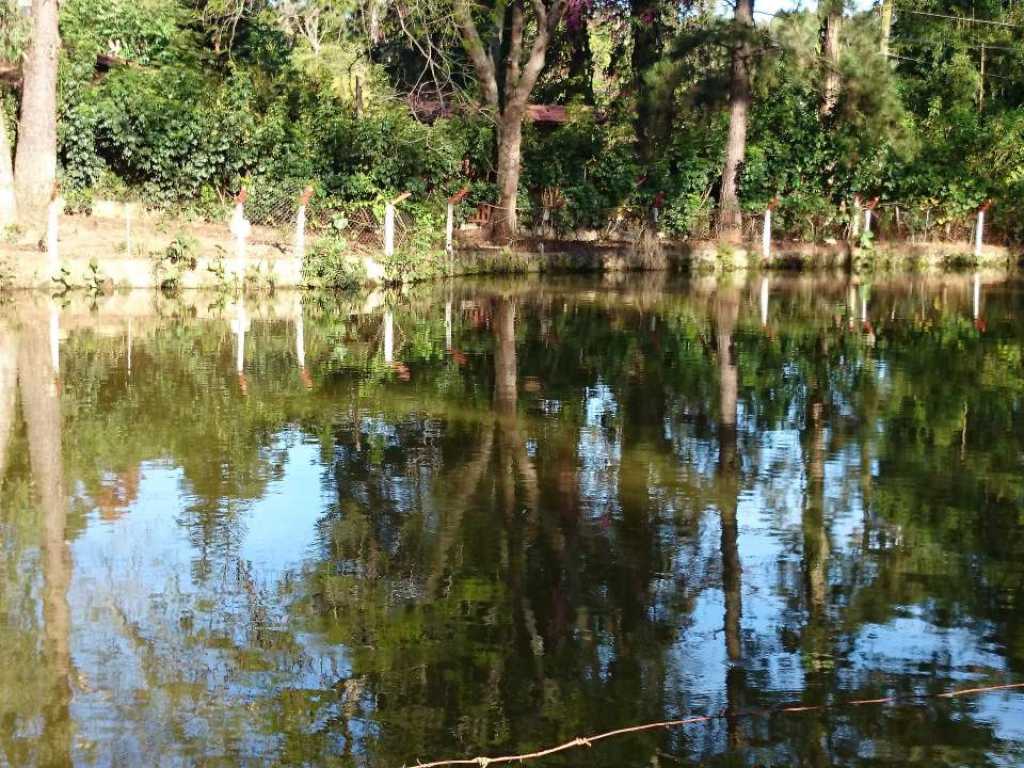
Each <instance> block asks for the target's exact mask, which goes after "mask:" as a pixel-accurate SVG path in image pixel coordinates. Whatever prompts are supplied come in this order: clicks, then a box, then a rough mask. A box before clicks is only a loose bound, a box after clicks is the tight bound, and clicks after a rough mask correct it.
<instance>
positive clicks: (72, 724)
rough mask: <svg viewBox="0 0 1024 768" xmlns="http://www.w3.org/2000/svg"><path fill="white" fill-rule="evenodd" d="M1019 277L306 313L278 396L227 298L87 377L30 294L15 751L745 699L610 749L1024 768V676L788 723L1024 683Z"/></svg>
mask: <svg viewBox="0 0 1024 768" xmlns="http://www.w3.org/2000/svg"><path fill="white" fill-rule="evenodd" d="M765 285H767V284H765ZM984 290H985V291H986V295H985V300H984V302H983V306H984V307H985V313H986V317H985V322H984V323H983V324H980V323H975V322H974V317H973V314H972V312H973V311H974V310H975V305H980V304H981V303H980V302H978V301H975V300H974V296H973V293H974V286H973V284H972V283H971V281H970V280H969V279H959V278H949V279H946V280H944V281H942V282H939V283H936V284H929V283H928V282H924V281H919V282H916V283H913V284H910V283H908V282H906V281H900V280H894V281H892V282H891V283H882V282H876V283H875V284H874V285H872V286H871V291H870V297H871V301H870V304H869V305H868V306H867V307H864V306H862V303H861V302H853V305H852V307H851V306H849V302H848V296H849V295H850V294H851V287H850V286H849V285H848V284H847V283H846V282H845V281H829V280H812V279H807V278H799V279H792V280H791V279H783V278H777V279H773V280H772V283H771V286H770V292H767V291H762V290H761V283H754V284H752V285H745V284H743V283H742V281H738V282H722V283H719V284H704V283H700V282H693V283H679V284H676V283H674V282H672V281H668V280H666V279H665V278H664V277H663V276H647V277H642V278H630V279H626V280H623V281H622V282H621V284H618V285H611V284H609V283H607V282H600V281H595V282H584V283H580V282H564V283H563V282H559V281H557V280H548V281H546V282H544V283H541V284H529V283H526V282H512V283H507V284H490V285H484V286H481V287H476V286H474V285H473V284H468V283H467V284H462V285H457V286H454V287H449V288H446V289H445V290H444V291H443V296H442V298H441V299H440V300H437V299H436V297H435V296H433V295H432V294H430V293H429V292H428V293H426V294H424V295H423V296H413V297H412V298H411V299H408V300H404V301H399V300H395V299H394V298H393V297H391V298H388V299H387V300H386V301H385V302H384V303H381V302H380V301H377V300H375V299H373V298H372V297H371V299H370V300H364V299H358V300H353V301H351V302H349V303H346V302H345V301H344V300H338V299H334V298H326V297H320V298H312V299H308V300H307V301H306V302H305V306H304V307H303V306H302V304H297V303H296V300H295V297H291V296H289V297H284V298H281V299H274V300H271V301H269V302H259V301H253V302H251V303H247V305H246V327H245V347H244V350H245V379H244V386H243V383H241V382H240V380H239V378H238V376H237V370H236V369H237V360H238V351H239V346H238V344H237V341H238V340H237V338H236V336H237V331H238V328H237V327H236V326H237V323H236V326H233V325H232V320H236V319H237V318H235V317H234V316H233V315H232V312H231V310H230V309H221V308H219V307H218V306H217V304H216V302H212V301H209V300H207V299H194V298H182V299H181V300H180V303H177V304H174V303H172V304H169V305H168V304H161V305H160V309H159V312H158V313H154V312H153V311H152V306H153V302H154V299H153V297H146V298H145V299H143V300H140V299H139V297H112V299H111V300H110V302H111V304H109V305H108V306H107V307H101V308H100V310H99V312H98V313H96V314H89V313H88V312H84V311H80V310H79V309H78V308H76V306H75V305H74V303H73V302H72V304H71V306H69V307H67V308H66V309H64V310H63V311H62V313H61V315H60V318H59V319H60V324H61V328H62V329H63V331H64V340H63V341H62V342H61V344H62V347H61V350H60V360H61V369H62V370H61V380H60V382H59V386H58V382H57V380H56V371H55V370H54V369H53V364H52V361H51V359H50V344H49V340H50V339H49V336H48V329H49V326H48V322H49V319H48V315H47V313H46V312H45V311H42V312H41V311H39V310H38V308H37V307H35V306H34V305H29V306H26V305H23V303H21V302H18V303H15V304H14V305H13V306H8V307H6V308H4V309H2V310H0V315H2V319H3V322H2V324H0V468H2V469H3V471H0V478H2V480H3V485H2V494H3V498H2V501H3V504H2V506H0V532H2V542H3V545H2V547H0V558H2V560H0V565H2V570H0V597H2V599H0V615H2V617H3V622H2V624H0V652H3V653H4V655H5V657H6V658H9V659H12V660H15V663H14V664H10V665H7V669H5V670H4V671H3V672H0V688H2V691H0V694H2V696H0V701H2V703H0V726H2V727H0V749H2V750H3V752H2V754H3V758H0V762H6V763H9V764H12V765H59V764H69V763H90V762H99V763H105V762H110V761H112V759H113V757H112V756H113V755H115V754H116V755H119V756H121V758H123V759H124V760H127V761H129V762H138V763H153V762H164V763H168V764H193V763H202V762H207V763H209V762H218V761H219V762H246V761H249V762H252V761H258V762H270V763H275V762H277V763H282V764H302V763H314V762H315V763H320V764H333V763H338V764H343V765H346V764H353V765H400V764H404V763H405V764H407V763H412V762H414V761H415V759H416V758H422V759H424V760H426V759H428V758H434V757H439V756H444V755H478V754H498V753H505V752H510V751H528V750H531V749H534V748H536V747H540V746H546V745H549V744H554V743H558V742H561V741H564V740H567V739H570V738H573V737H575V736H578V735H581V734H585V733H593V732H597V731H601V730H605V729H610V728H615V727H619V726H622V725H628V724H632V723H638V722H644V721H651V720H660V719H664V718H671V717H679V716H684V715H686V714H688V713H691V712H692V713H702V712H711V713H714V712H724V713H725V718H724V720H723V721H722V722H720V723H713V724H710V725H703V726H697V727H690V728H685V729H680V730H677V731H672V732H652V733H647V734H643V735H638V736H630V737H627V738H623V739H621V740H611V741H608V742H605V743H602V744H601V745H600V747H595V748H594V749H593V750H590V751H588V752H587V753H586V757H585V758H584V759H586V760H587V762H588V763H596V764H600V765H623V764H633V763H635V762H638V761H643V762H650V761H655V762H658V763H674V762H676V761H679V760H682V761H690V760H700V761H704V762H705V763H708V764H723V765H725V764H728V765H758V764H801V765H829V764H840V763H841V764H846V765H869V764H871V765H874V764H901V763H904V762H907V761H910V760H912V759H923V760H926V761H932V762H954V763H956V764H959V765H978V766H982V765H997V764H1000V763H1002V764H1006V763H1007V762H1008V761H1009V762H1011V763H1012V762H1013V761H1014V760H1015V759H1018V758H1020V756H1021V750H1022V749H1024V733H1021V732H1020V726H1019V722H1020V720H1021V717H1020V713H1021V711H1022V710H1021V704H1020V699H1019V696H1017V697H1015V696H1011V695H1006V696H1003V695H991V696H986V697H982V698H980V699H978V700H975V701H966V700H964V701H942V702H935V703H933V704H929V705H928V706H926V707H891V708H887V709H873V710H871V711H868V710H867V709H849V710H847V709H839V710H833V711H829V712H826V713H822V712H818V713H808V714H806V715H803V716H799V717H797V716H787V717H775V718H769V719H757V718H750V717H748V716H746V712H747V711H748V710H750V709H751V708H758V707H765V706H772V705H775V704H778V703H780V702H791V701H794V700H801V701H805V702H807V703H812V704H817V703H829V702H835V701H841V700H844V699H849V698H857V697H860V696H866V697H871V696H880V695H886V694H891V693H901V694H906V693H913V692H923V691H936V690H944V689H948V688H952V687H962V686H963V685H965V684H968V683H970V682H973V681H986V682H987V681H991V680H1003V679H1016V678H1015V677H1014V675H1015V674H1017V673H1019V671H1020V666H1021V663H1022V661H1024V657H1022V656H1021V651H1020V649H1021V647H1022V646H1021V644H1020V642H1019V639H1020V637H1021V636H1022V635H1021V631H1020V616H1019V611H1016V610H1015V606H1016V605H1017V604H1018V603H1019V601H1020V599H1021V598H1022V595H1021V594H1020V584H1021V583H1024V580H1022V578H1021V576H1022V572H1021V565H1020V563H1021V562H1022V561H1024V558H1022V557H1021V555H1022V554H1024V535H1022V532H1021V528H1020V523H1019V519H1018V517H1019V508H1020V505H1021V503H1022V499H1024V487H1022V481H1021V476H1022V473H1021V471H1020V470H1021V467H1020V460H1019V457H1020V456H1021V455H1022V449H1024V446H1022V444H1021V440H1022V435H1024V429H1022V427H1024V424H1022V423H1021V422H1022V420H1024V416H1022V413H1024V409H1022V408H1021V398H1022V397H1024V383H1022V382H1024V378H1022V377H1024V371H1022V369H1021V360H1022V359H1024V351H1022V350H1024V330H1022V328H1021V326H1020V323H1019V320H1018V317H1019V313H1020V310H1021V295H1020V293H1019V290H1018V288H1017V285H1016V284H1015V283H1012V282H1008V283H1001V284H992V285H988V286H985V289H984ZM852 292H853V295H855V296H856V295H857V292H858V289H857V287H856V286H854V287H853V289H852ZM865 295H866V292H865ZM159 301H160V302H164V301H166V300H164V299H159ZM117 302H122V303H121V304H118V303H117ZM133 302H135V303H133ZM140 302H141V303H140ZM189 302H191V305H189ZM384 306H387V307H388V309H387V313H388V318H389V322H388V326H389V328H390V331H389V332H388V333H387V334H384V327H383V326H382V317H383V314H382V311H383V307H384ZM442 308H443V309H444V311H443V312H442V311H441V310H442ZM865 309H866V310H867V317H866V320H867V322H865V318H862V317H861V313H862V312H863V311H864V310H865ZM165 318H167V319H165ZM174 318H184V319H174ZM129 327H130V329H131V330H130V337H131V339H130V345H131V346H130V350H131V352H130V354H131V363H130V371H129V362H128V358H127V354H128V346H127V343H126V341H125V339H126V338H127V336H126V333H128V329H129ZM385 335H386V338H385ZM382 345H383V346H382ZM384 347H386V349H384ZM385 358H388V359H387V360H385ZM297 363H298V366H299V367H300V369H301V372H302V375H296V373H295V367H296V364H297ZM129 373H130V375H129ZM16 392H18V393H20V394H16ZM19 414H21V417H22V418H21V419H20V420H19V418H18V415H19ZM67 540H70V541H71V550H70V551H69V549H68V547H67V545H66V544H65V542H66V541H67ZM72 553H73V555H74V556H73V557H72ZM1015 728H1016V730H1014V729H1015ZM577 757H578V756H576V757H570V756H565V757H562V758H557V759H554V760H553V762H558V763H561V764H564V763H566V762H568V763H573V761H575V760H576V759H577Z"/></svg>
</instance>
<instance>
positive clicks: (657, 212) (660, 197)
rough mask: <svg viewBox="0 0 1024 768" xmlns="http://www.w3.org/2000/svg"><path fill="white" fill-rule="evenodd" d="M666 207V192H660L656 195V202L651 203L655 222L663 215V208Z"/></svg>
mask: <svg viewBox="0 0 1024 768" xmlns="http://www.w3.org/2000/svg"><path fill="white" fill-rule="evenodd" d="M664 207H665V193H664V192H658V193H657V194H656V195H655V196H654V202H653V203H652V204H651V214H652V217H653V219H654V223H655V224H657V223H658V219H659V218H660V216H661V209H662V208H664Z"/></svg>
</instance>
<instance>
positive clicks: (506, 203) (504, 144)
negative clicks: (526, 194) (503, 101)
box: [491, 105, 525, 242]
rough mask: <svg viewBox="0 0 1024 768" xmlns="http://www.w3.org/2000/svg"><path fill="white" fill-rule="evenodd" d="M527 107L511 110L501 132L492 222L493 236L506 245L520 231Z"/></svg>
mask: <svg viewBox="0 0 1024 768" xmlns="http://www.w3.org/2000/svg"><path fill="white" fill-rule="evenodd" d="M524 117H525V105H523V107H522V111H520V108H518V107H513V106H511V105H510V106H507V107H506V108H505V112H504V113H503V114H502V116H501V124H500V125H499V128H498V208H497V210H495V212H494V218H493V220H492V227H491V236H492V237H493V238H494V240H496V241H499V242H504V241H508V240H511V239H512V238H513V237H515V234H516V231H517V229H518V228H519V216H518V200H519V175H520V172H521V170H522V159H523V154H522V145H523V118H524Z"/></svg>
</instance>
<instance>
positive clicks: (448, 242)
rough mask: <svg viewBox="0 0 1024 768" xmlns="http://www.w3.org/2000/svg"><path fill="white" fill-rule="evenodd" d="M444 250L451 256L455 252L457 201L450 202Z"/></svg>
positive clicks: (445, 227)
mask: <svg viewBox="0 0 1024 768" xmlns="http://www.w3.org/2000/svg"><path fill="white" fill-rule="evenodd" d="M444 250H445V253H447V254H448V255H449V256H451V255H452V254H453V253H454V252H455V203H448V220H447V221H446V222H445V226H444Z"/></svg>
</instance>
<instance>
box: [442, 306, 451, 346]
mask: <svg viewBox="0 0 1024 768" xmlns="http://www.w3.org/2000/svg"><path fill="white" fill-rule="evenodd" d="M444 348H445V349H451V348H452V303H451V302H450V301H446V302H445V304H444Z"/></svg>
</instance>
